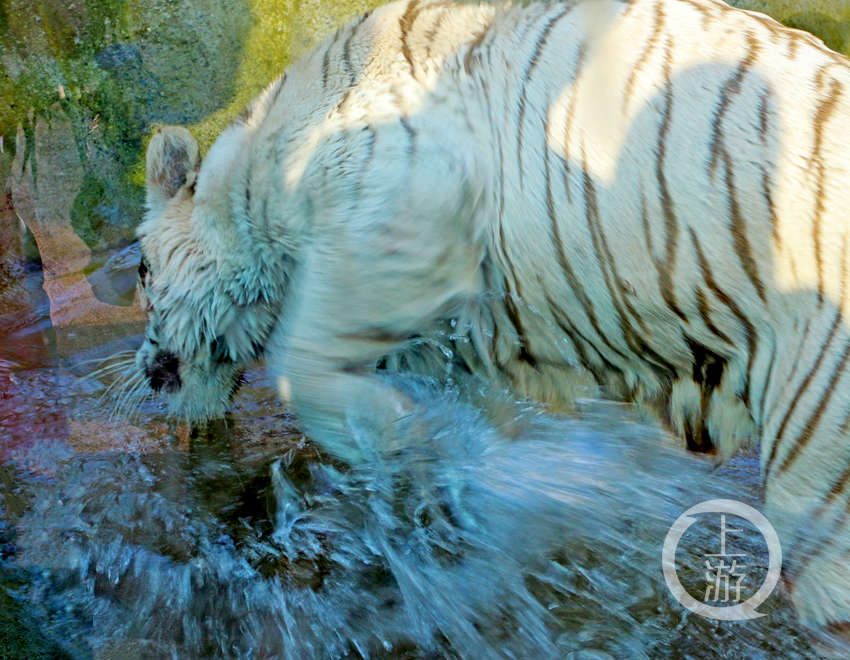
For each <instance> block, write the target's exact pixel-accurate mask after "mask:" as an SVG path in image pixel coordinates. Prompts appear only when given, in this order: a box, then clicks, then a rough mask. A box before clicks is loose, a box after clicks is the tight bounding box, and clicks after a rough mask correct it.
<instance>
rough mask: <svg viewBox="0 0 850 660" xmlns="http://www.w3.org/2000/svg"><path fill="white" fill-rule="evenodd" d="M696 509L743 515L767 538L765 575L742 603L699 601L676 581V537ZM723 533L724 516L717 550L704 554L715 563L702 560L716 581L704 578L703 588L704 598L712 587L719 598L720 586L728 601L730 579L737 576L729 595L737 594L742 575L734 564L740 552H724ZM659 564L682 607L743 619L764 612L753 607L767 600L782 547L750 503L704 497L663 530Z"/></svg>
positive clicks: (717, 616)
mask: <svg viewBox="0 0 850 660" xmlns="http://www.w3.org/2000/svg"><path fill="white" fill-rule="evenodd" d="M697 513H720V514H730V515H733V516H738V517H739V518H743V519H744V520H746V521H748V522H749V523H751V524H752V525H753V526H754V527H755V528H756V529H758V530H759V532H761V535H762V536H763V537H764V539H765V541H767V550H768V553H769V555H768V556H769V560H768V569H767V576H766V577H765V580H764V583H763V584H762V585H761V587H759V589H758V591H756V593H755V594H753V595H752V596H751V597H750V598H749V599H747V600H746V601H744V602H743V603H738V604H737V605H730V606H717V605H708V604H707V603H701V602H700V601H698V600H697V599H696V598H694V597H693V596H691V595H690V594H689V593H688V592H687V591H685V588H684V587H683V586H682V583H681V582H680V581H679V576H678V574H677V573H676V548H677V547H678V545H679V540H680V539H681V538H682V536H683V535H684V534H685V532H686V531H687V530H688V528H689V527H690V526H691V525H693V524H694V523H695V522H696V518H691V517H689V516H691V515H693V514H697ZM728 531H741V530H728ZM726 533H727V528H726V519H725V516H724V517H723V518H722V522H721V539H722V540H721V550H720V553H719V554H712V555H706V557H709V558H714V559H715V560H716V565H712V562H711V559H709V560H707V561H706V566H707V568H710V569H711V571H714V572H715V573H714V574H710V573H706V578H707V579H708V577H709V576H710V575H711V577H712V580H713V579H714V577H716V582H715V583H714V584H712V581H711V580H708V584H709V586H708V589H707V590H706V600H709V596H710V594H711V593H712V590H713V594H714V600H721V599H720V598H719V596H720V593H721V588H723V591H724V595H725V598H723V599H722V602H728V601H729V592H730V580H731V579H733V578H736V577H737V578H738V581H737V585H736V584H732V587H731V589H732V593H733V595H739V594H740V586H739V585H740V579H741V577H743V575H742V574H741V573H740V572H736V571H738V569H739V568H744V567H738V566H737V562H738V560H737V559H734V558H737V557H742V556H744V555H737V554H728V553H726ZM727 559H728V560H729V561H730V563H729V564H727V563H726V560H727ZM661 566H662V570H663V572H664V580H665V581H666V582H667V588H668V589H670V592H671V593H672V594H673V596H674V597H675V598H676V600H677V601H679V603H681V604H682V605H683V606H684V607H686V608H688V609H689V610H690V611H691V612H695V613H696V614H699V615H700V616H704V617H706V618H709V619H717V620H719V621H744V620H746V619H756V618H758V617H762V616H764V614H761V613H760V612H757V611H756V608H757V607H758V606H759V605H761V604H762V603H763V602H764V601H765V600H767V597H768V596H770V594H771V593H772V592H773V589H774V588H775V587H776V584H777V582H779V574H780V571H781V570H782V548H781V547H780V545H779V536H778V535H777V534H776V530H774V529H773V525H771V524H770V522H769V521H768V520H767V518H765V517H764V516H763V515H762V514H761V513H759V512H758V511H756V510H755V509H754V508H753V507H751V506H748V505H746V504H744V503H743V502H736V501H735V500H708V501H706V502H703V503H702V504H697V505H696V506H694V507H691V508H690V509H688V510H687V511H685V513H683V514H682V515H681V516H679V518H678V519H677V520H676V522H675V523H673V526H672V527H671V528H670V531H669V532H667V538H666V539H664V548H663V550H662V553H661ZM734 600H735V601H737V600H738V599H737V598H734Z"/></svg>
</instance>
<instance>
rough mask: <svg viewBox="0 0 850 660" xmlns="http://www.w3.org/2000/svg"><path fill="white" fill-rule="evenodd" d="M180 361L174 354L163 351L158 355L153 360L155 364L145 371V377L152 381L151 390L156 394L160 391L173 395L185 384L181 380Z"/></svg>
mask: <svg viewBox="0 0 850 660" xmlns="http://www.w3.org/2000/svg"><path fill="white" fill-rule="evenodd" d="M179 370H180V360H179V359H178V357H177V356H176V355H174V354H173V353H169V352H167V351H163V352H160V353H157V354H156V355H155V356H154V358H153V363H152V364H151V365H149V366H148V367H147V368H146V369H145V376H147V378H148V381H150V386H151V389H153V390H154V392H159V391H160V390H163V391H165V392H166V393H168V394H171V393H173V392H175V391H177V390H178V389H180V386H181V385H182V384H183V383H182V381H181V380H180V372H179Z"/></svg>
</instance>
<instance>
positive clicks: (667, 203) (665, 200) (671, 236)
mask: <svg viewBox="0 0 850 660" xmlns="http://www.w3.org/2000/svg"><path fill="white" fill-rule="evenodd" d="M671 52H672V49H671V46H670V39H669V37H668V39H667V44H666V52H665V59H664V68H663V72H664V85H663V88H662V93H661V95H662V97H663V98H664V110H663V112H662V115H661V127H660V129H659V131H658V149H657V150H656V161H655V177H656V179H657V181H658V194H659V196H660V198H661V214H662V216H663V218H664V231H665V244H664V247H665V250H664V252H665V254H664V259H663V260H655V265H656V269H657V270H658V287H659V289H660V291H661V297H662V298H663V299H664V302H665V303H666V305H667V307H668V308H669V309H670V310H671V311H672V312H673V313H674V314H676V316H678V317H679V318H680V319H682V321H684V322H685V323H687V322H688V319H687V317H686V316H685V314H684V313H683V312H682V310H681V309H679V305H678V303H677V302H676V296H675V293H674V290H673V278H672V276H671V273H672V271H673V268H674V267H675V263H676V250H677V247H678V241H679V223H678V220H677V219H676V213H675V211H674V209H673V198H672V197H671V196H670V192H669V190H668V188H667V177H666V175H665V174H664V163H665V160H666V158H667V135H668V133H669V132H670V114H671V112H672V110H673V89H672V84H673V83H672V81H671V80H670V60H671Z"/></svg>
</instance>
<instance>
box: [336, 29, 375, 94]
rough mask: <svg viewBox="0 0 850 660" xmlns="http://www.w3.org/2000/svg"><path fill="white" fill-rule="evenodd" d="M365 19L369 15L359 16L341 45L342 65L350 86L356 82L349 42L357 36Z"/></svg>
mask: <svg viewBox="0 0 850 660" xmlns="http://www.w3.org/2000/svg"><path fill="white" fill-rule="evenodd" d="M367 18H369V14H368V13H367V14H363V16H361V17H360V18H359V19H358V20H357V22H356V23H354V24H353V25H352V26H351V32H349V33H348V37H347V38H346V40H345V43H344V44H343V45H342V63H343V64H344V65H345V70H346V72H348V82H349V84H350V85H353V84H354V83H355V82H357V73H356V72H355V71H354V66H353V65H352V63H351V42H352V40H353V39H354V37H355V36H356V35H357V30H358V29H359V28H360V26H361V25H363V22H364V21H365V20H366V19H367Z"/></svg>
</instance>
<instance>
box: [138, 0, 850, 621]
mask: <svg viewBox="0 0 850 660" xmlns="http://www.w3.org/2000/svg"><path fill="white" fill-rule="evenodd" d="M848 94H850V63H848V60H847V59H845V58H844V57H842V56H840V55H837V54H836V53H833V52H831V51H829V50H828V49H827V48H826V47H825V46H824V45H823V44H822V43H821V42H820V41H818V40H817V39H815V38H813V37H811V36H810V35H808V34H806V33H803V32H799V31H795V30H790V29H786V28H784V27H782V26H780V25H779V24H778V23H776V22H774V21H772V20H771V19H769V18H767V17H765V16H763V15H760V14H756V13H749V12H744V11H740V10H736V9H732V8H730V7H728V6H726V5H725V4H723V3H721V2H718V1H715V0H565V1H563V2H552V3H549V4H536V3H535V4H530V5H527V6H510V5H505V6H491V5H484V6H470V5H452V4H449V3H448V2H444V1H441V0H409V1H402V2H399V3H394V4H390V5H387V6H385V7H382V8H380V9H378V10H376V11H374V12H373V13H370V14H367V15H365V16H363V17H361V18H360V19H358V20H356V21H354V22H352V23H351V24H349V25H348V26H347V27H345V28H343V29H341V30H338V31H337V32H336V34H334V35H333V36H331V37H330V38H328V39H327V40H326V41H324V43H322V45H320V46H319V47H318V48H316V49H315V50H314V51H313V52H312V53H311V54H310V55H308V56H307V57H306V58H304V59H303V60H302V61H300V62H298V63H297V64H295V65H293V66H292V67H291V69H289V70H288V71H287V72H286V73H285V74H284V75H283V76H282V77H281V78H280V79H278V80H277V82H275V83H274V84H273V85H271V87H269V88H268V89H267V90H266V91H265V92H264V93H263V94H262V95H261V96H260V97H258V98H257V99H256V100H255V101H254V102H253V103H252V104H251V106H250V107H249V108H248V109H247V110H246V111H245V112H244V113H243V114H242V116H241V117H239V118H238V119H237V120H235V121H234V122H233V123H232V124H231V126H230V127H229V128H227V129H226V130H225V131H224V132H223V133H222V135H221V136H220V137H219V139H218V141H217V142H216V143H215V145H214V146H213V147H212V148H211V150H210V151H209V154H208V155H207V156H206V158H205V160H204V162H203V165H201V164H200V159H199V154H198V147H197V144H196V142H195V141H194V139H193V138H192V137H191V135H190V134H189V133H188V132H187V131H185V130H184V129H179V128H166V129H164V130H162V131H161V132H160V133H159V134H158V135H156V136H155V137H154V138H153V140H152V141H151V144H150V147H149V149H148V161H147V184H148V191H147V200H148V201H147V203H148V208H149V211H148V213H147V216H146V219H145V221H144V223H143V224H142V226H141V227H140V229H139V236H140V238H141V244H142V251H143V254H144V260H143V263H142V266H141V267H140V273H141V275H142V284H143V290H144V293H145V294H146V297H147V301H146V305H147V309H148V313H149V323H148V329H147V334H146V340H145V343H144V345H143V346H142V348H141V349H140V350H139V353H138V358H137V362H138V366H139V368H140V369H141V370H144V372H145V374H146V376H147V377H148V378H149V380H150V383H151V385H152V386H153V387H154V389H157V390H163V391H164V393H165V394H166V395H167V397H168V399H169V401H170V403H171V405H172V408H173V410H174V411H175V412H176V413H178V414H182V415H185V416H187V417H192V418H199V417H200V418H202V417H208V416H211V415H214V414H217V413H219V412H220V411H221V409H222V408H223V407H224V406H226V405H227V403H228V401H229V399H230V397H231V394H232V391H233V390H234V387H235V383H236V382H237V379H238V376H239V373H240V369H241V367H242V365H244V364H246V363H248V362H249V361H251V360H253V359H255V358H256V357H257V356H258V354H260V353H261V352H262V353H264V356H265V360H266V362H267V363H268V364H269V365H270V368H271V369H272V370H274V372H275V373H276V374H277V376H278V377H279V381H278V382H279V383H280V389H281V394H282V395H283V396H284V398H288V399H291V401H292V403H293V404H294V405H295V407H296V408H297V410H298V411H299V413H300V415H301V417H302V420H303V423H304V424H305V425H306V427H307V428H308V429H309V430H310V431H311V432H312V433H313V435H314V437H315V438H316V440H317V441H318V442H319V443H320V444H321V446H322V447H323V448H324V449H325V450H327V451H328V452H329V453H331V454H333V455H335V456H337V457H338V458H341V459H343V460H346V461H356V460H357V459H358V451H357V448H356V447H355V446H354V445H353V443H352V442H351V440H350V439H349V435H348V434H346V432H345V418H346V412H347V411H348V410H356V411H362V410H373V411H374V415H375V419H376V420H379V421H380V422H381V423H384V424H390V423H391V422H393V421H394V420H397V419H399V418H401V417H404V416H405V415H407V414H409V413H410V412H411V410H412V404H411V402H410V401H408V400H407V399H406V398H405V397H404V396H402V395H401V394H400V393H398V392H396V391H395V390H394V389H392V388H391V387H390V386H389V385H387V384H386V383H385V382H384V381H382V380H380V379H378V378H376V377H375V376H374V375H372V374H371V371H372V367H373V366H374V365H375V364H376V363H377V362H378V361H380V360H381V359H383V358H385V357H386V356H389V355H393V354H397V353H398V352H399V351H400V350H402V351H403V350H404V349H405V347H406V346H408V345H409V343H410V341H411V340H412V339H413V338H415V337H417V336H419V335H422V334H423V333H426V332H428V331H429V330H430V329H433V328H435V327H438V326H439V325H440V324H443V323H446V322H447V321H449V320H452V319H454V320H455V321H454V322H455V323H457V327H458V328H465V329H466V332H467V333H468V340H469V342H470V343H469V344H468V345H466V346H467V349H468V350H467V354H468V355H467V358H468V362H470V363H475V365H476V367H475V368H479V369H482V370H484V371H485V372H486V373H488V374H489V375H490V377H492V378H502V379H504V380H505V381H507V382H509V383H511V384H512V386H513V387H514V388H515V391H516V392H517V393H518V394H520V395H525V396H532V397H534V398H537V399H541V400H544V401H548V402H550V403H561V404H568V402H569V399H570V397H571V396H573V394H574V393H575V391H576V388H577V387H580V386H582V379H583V378H584V376H585V375H586V374H591V375H592V377H593V379H594V380H595V381H596V382H597V383H598V385H599V386H602V387H604V388H605V389H606V390H607V391H608V392H612V393H614V394H618V395H621V396H624V397H627V398H629V399H631V400H634V401H637V402H640V403H641V404H643V405H645V406H648V407H650V408H652V409H654V410H656V411H657V412H658V413H659V414H660V416H661V417H662V418H664V419H665V420H667V421H668V422H669V423H670V425H671V426H672V427H673V428H674V429H675V430H676V431H678V432H679V433H680V434H681V436H682V437H683V438H684V439H685V441H686V443H687V445H688V446H689V447H691V448H693V449H697V450H702V451H713V452H715V453H717V454H719V455H720V456H722V457H726V456H729V455H730V454H732V453H733V452H735V451H736V450H738V449H739V448H741V447H744V446H746V445H749V444H751V443H754V442H761V452H762V459H763V470H764V475H765V478H766V499H767V505H768V508H769V511H768V514H769V515H770V516H771V517H772V520H773V522H774V523H775V524H776V523H779V527H780V530H781V535H782V539H783V545H784V551H785V555H786V564H785V579H786V583H787V586H788V589H789V591H790V593H791V595H792V598H793V599H794V601H795V603H796V604H797V606H798V608H799V611H800V613H801V615H802V616H803V617H804V618H805V619H807V620H809V621H812V622H816V623H824V622H844V621H847V620H848V619H850V555H848V552H850V550H848V548H850V512H848V500H850V442H848V437H850V372H848V368H847V367H848V358H850V330H848V325H847V320H846V319H845V316H846V314H847V309H846V306H847V297H848V292H847V288H848V285H850V283H848V281H847V280H848V269H849V268H850V264H848V263H847V259H846V257H847V251H848V245H847V239H848V236H847V234H848V227H850V225H848V221H847V214H848V213H849V212H850V154H848V147H850V96H848ZM458 320H459V322H458ZM462 343H463V342H458V345H459V347H460V348H463V346H461V344H462ZM816 530H820V531H816Z"/></svg>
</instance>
